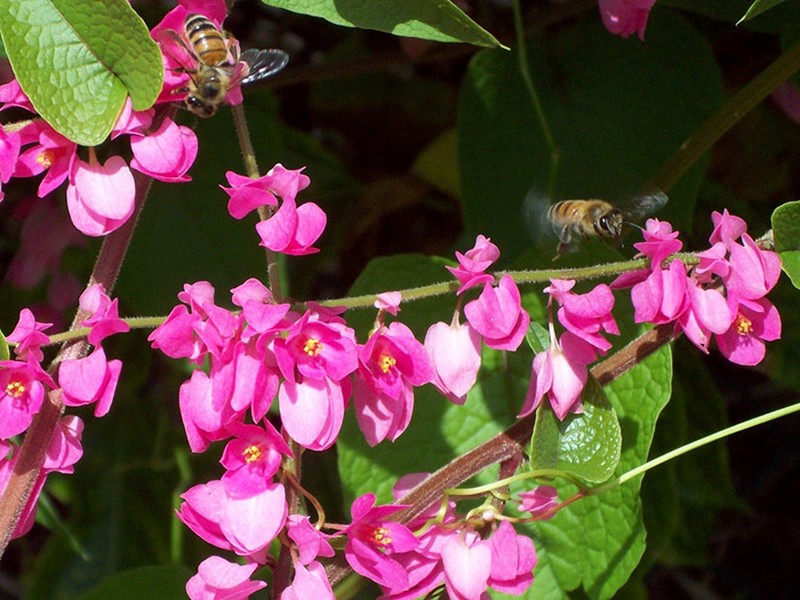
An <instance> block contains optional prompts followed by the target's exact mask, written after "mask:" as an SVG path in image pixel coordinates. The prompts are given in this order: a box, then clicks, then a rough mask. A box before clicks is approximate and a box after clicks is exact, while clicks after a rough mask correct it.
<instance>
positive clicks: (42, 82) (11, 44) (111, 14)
mask: <svg viewBox="0 0 800 600" xmlns="http://www.w3.org/2000/svg"><path fill="white" fill-rule="evenodd" d="M0 35H2V38H3V44H4V45H5V48H6V52H7V53H8V59H9V61H10V62H11V66H12V67H13V69H14V74H15V75H16V77H17V80H18V81H19V84H20V86H21V87H22V89H23V91H24V92H25V93H26V94H27V96H28V97H29V98H30V100H31V102H32V103H33V106H34V107H35V108H36V111H37V112H38V113H39V114H40V115H42V117H44V119H45V120H46V121H47V122H48V123H50V124H51V125H52V126H53V127H54V128H55V129H56V130H57V131H59V132H60V133H62V134H63V135H65V136H66V137H67V138H69V139H70V140H72V141H74V142H76V143H78V144H81V145H84V146H93V145H96V144H99V143H100V142H102V141H103V140H104V139H105V138H106V136H107V135H108V133H109V132H110V131H111V127H112V126H113V125H114V122H115V120H116V118H117V116H118V115H119V113H120V111H121V110H122V106H123V104H124V102H125V98H126V96H127V95H128V94H130V97H131V100H132V102H133V107H134V109H136V110H143V109H145V108H148V107H150V106H151V105H152V104H153V102H154V101H155V99H156V97H157V96H158V93H159V91H160V90H161V85H162V78H163V68H162V64H161V54H160V51H159V49H158V46H157V45H156V43H155V42H154V41H153V40H152V39H151V38H150V35H149V33H148V30H147V26H146V25H145V24H144V21H142V19H141V18H140V17H139V16H138V15H137V14H136V13H135V12H134V11H133V9H132V8H131V7H130V4H129V3H128V2H127V1H126V0H103V1H96V0H95V1H83V2H74V1H72V0H4V1H3V2H0Z"/></svg>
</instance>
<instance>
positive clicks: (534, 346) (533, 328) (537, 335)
mask: <svg viewBox="0 0 800 600" xmlns="http://www.w3.org/2000/svg"><path fill="white" fill-rule="evenodd" d="M525 341H526V342H527V343H528V346H529V347H530V349H531V350H533V353H534V354H538V353H539V352H543V351H544V350H547V349H548V348H549V347H550V332H549V331H548V330H547V329H545V328H544V327H542V326H541V325H540V324H539V323H538V322H536V321H531V324H530V326H529V327H528V333H526V334H525Z"/></svg>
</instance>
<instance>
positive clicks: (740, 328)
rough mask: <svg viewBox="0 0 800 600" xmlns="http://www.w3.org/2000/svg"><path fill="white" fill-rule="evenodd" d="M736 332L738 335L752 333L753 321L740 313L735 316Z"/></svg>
mask: <svg viewBox="0 0 800 600" xmlns="http://www.w3.org/2000/svg"><path fill="white" fill-rule="evenodd" d="M735 325H736V333H738V334H739V335H750V334H751V333H753V322H752V321H751V320H750V319H748V318H747V317H745V316H743V315H742V314H741V313H740V314H739V315H738V316H737V317H736V322H735Z"/></svg>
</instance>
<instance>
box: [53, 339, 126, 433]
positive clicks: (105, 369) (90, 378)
mask: <svg viewBox="0 0 800 600" xmlns="http://www.w3.org/2000/svg"><path fill="white" fill-rule="evenodd" d="M120 371H122V361H119V360H106V355H105V352H103V348H102V347H99V346H98V347H97V348H95V349H94V351H93V352H92V353H91V354H90V355H89V356H87V357H85V358H77V359H71V360H65V361H64V362H62V363H61V364H60V365H59V367H58V383H59V385H60V386H61V388H62V389H63V391H64V404H65V405H67V406H84V405H87V404H95V403H96V406H95V408H94V416H95V417H102V416H104V415H106V414H107V413H108V411H109V410H110V409H111V402H112V401H113V400H114V392H115V391H116V389H117V382H118V381H119V374H120Z"/></svg>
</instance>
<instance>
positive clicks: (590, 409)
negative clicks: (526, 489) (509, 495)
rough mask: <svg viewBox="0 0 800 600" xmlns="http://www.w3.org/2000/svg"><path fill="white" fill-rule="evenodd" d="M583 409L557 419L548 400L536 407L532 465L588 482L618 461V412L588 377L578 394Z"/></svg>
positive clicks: (601, 476) (598, 478)
mask: <svg viewBox="0 0 800 600" xmlns="http://www.w3.org/2000/svg"><path fill="white" fill-rule="evenodd" d="M581 402H582V403H583V412H582V413H581V414H569V415H567V416H566V417H565V418H564V420H563V421H559V420H558V417H556V415H555V413H554V412H553V410H552V409H551V408H550V405H549V403H548V402H546V401H545V402H543V404H542V405H541V406H540V407H539V409H538V410H537V411H536V424H535V426H534V429H533V438H532V440H531V450H530V458H531V469H532V470H536V469H557V470H559V471H564V472H565V473H569V474H570V475H573V476H575V477H578V478H579V479H582V480H584V481H586V482H589V483H602V482H603V481H606V480H607V479H608V478H609V477H611V475H613V473H614V469H616V467H617V464H618V463H619V457H620V448H621V443H622V441H621V434H620V426H619V421H618V420H617V415H616V414H615V413H614V410H613V409H612V408H611V404H609V402H608V398H606V395H605V392H603V388H601V387H600V385H599V384H598V383H597V381H596V380H595V379H594V378H593V377H589V380H588V381H587V382H586V387H585V388H584V390H583V392H582V394H581Z"/></svg>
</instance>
